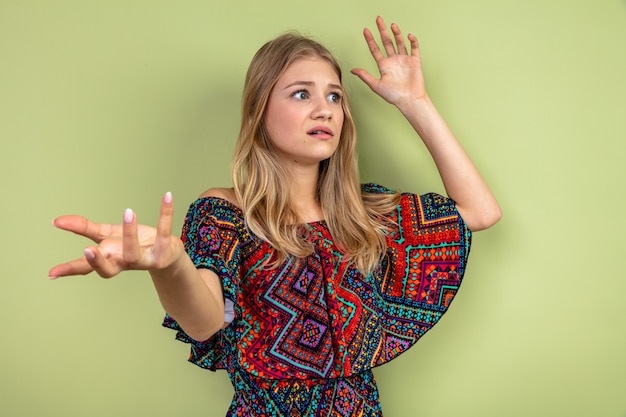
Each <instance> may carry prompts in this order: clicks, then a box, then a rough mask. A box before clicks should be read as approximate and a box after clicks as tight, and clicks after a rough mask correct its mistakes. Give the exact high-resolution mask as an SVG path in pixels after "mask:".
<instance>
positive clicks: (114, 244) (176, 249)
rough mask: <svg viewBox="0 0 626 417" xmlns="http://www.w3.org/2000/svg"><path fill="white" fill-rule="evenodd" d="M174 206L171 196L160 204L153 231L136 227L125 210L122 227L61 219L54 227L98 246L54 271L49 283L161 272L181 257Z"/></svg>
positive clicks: (80, 217) (182, 251)
mask: <svg viewBox="0 0 626 417" xmlns="http://www.w3.org/2000/svg"><path fill="white" fill-rule="evenodd" d="M173 213H174V206H173V201H172V195H171V194H170V193H167V194H165V196H164V197H163V199H162V200H161V212H160V215H159V221H158V225H157V227H156V228H154V227H150V226H144V225H139V224H137V217H136V215H135V213H134V212H133V211H132V210H130V209H127V210H126V211H125V212H124V219H123V224H106V223H95V222H92V221H90V220H88V219H86V218H85V217H82V216H61V217H58V218H56V219H54V222H53V223H54V225H55V226H56V227H58V228H59V229H62V230H67V231H69V232H73V233H76V234H78V235H81V236H84V237H87V238H89V239H91V240H92V241H93V242H95V243H96V244H97V245H91V246H88V247H87V248H85V251H84V256H83V257H81V258H79V259H75V260H73V261H69V262H66V263H63V264H59V265H56V266H55V267H53V268H52V269H51V270H50V272H49V273H48V276H49V278H50V279H55V278H59V277H62V276H68V275H85V274H88V273H90V272H92V271H95V272H96V273H97V274H98V275H100V276H101V277H103V278H111V277H114V276H115V275H117V274H119V273H120V272H122V271H125V270H161V269H164V268H167V267H169V266H171V265H172V264H174V263H175V262H176V261H177V260H178V259H179V258H180V257H181V256H182V255H183V254H184V248H183V244H182V242H181V240H180V239H179V238H177V237H175V236H172V234H171V233H172V216H173Z"/></svg>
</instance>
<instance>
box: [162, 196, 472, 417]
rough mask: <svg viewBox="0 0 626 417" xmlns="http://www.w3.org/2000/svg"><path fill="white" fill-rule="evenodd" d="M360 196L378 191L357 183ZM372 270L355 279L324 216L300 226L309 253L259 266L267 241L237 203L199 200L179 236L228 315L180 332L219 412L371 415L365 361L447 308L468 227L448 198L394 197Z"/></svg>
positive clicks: (395, 348) (400, 348)
mask: <svg viewBox="0 0 626 417" xmlns="http://www.w3.org/2000/svg"><path fill="white" fill-rule="evenodd" d="M363 190H364V191H365V192H369V193H389V192H391V191H390V190H388V189H386V188H383V187H381V186H378V185H375V184H366V185H364V186H363ZM389 218H390V220H391V221H392V222H393V223H394V224H395V226H394V229H393V230H392V231H391V232H389V234H388V238H387V245H388V249H387V253H386V254H385V256H384V258H383V259H382V261H381V263H380V267H379V268H378V269H377V270H376V271H375V272H374V273H372V274H370V275H369V276H363V275H362V274H361V273H360V272H359V271H358V270H357V269H356V268H355V267H354V266H353V265H352V264H351V263H348V262H341V260H342V255H341V253H340V252H339V250H338V249H337V247H336V246H335V245H334V243H333V239H332V237H331V235H330V233H329V231H328V228H327V227H326V224H325V222H324V221H319V222H314V223H310V224H308V225H307V226H308V229H309V231H310V238H311V239H312V242H313V243H314V247H315V250H314V253H313V254H311V255H310V256H308V257H307V258H306V259H302V260H299V261H298V260H293V259H292V260H287V261H285V262H284V263H283V264H282V265H280V267H278V268H274V269H267V268H265V269H263V268H259V267H260V266H261V265H263V264H264V263H265V262H266V261H267V260H268V258H269V257H270V256H271V250H270V247H269V245H268V244H267V243H266V242H264V241H262V240H260V239H259V238H258V237H256V236H254V235H252V234H251V233H250V232H249V231H248V230H247V228H246V225H245V223H244V219H243V214H242V212H241V210H240V209H239V208H238V207H236V206H234V205H233V204H231V203H230V202H228V201H226V200H223V199H220V198H212V197H209V198H201V199H199V200H197V201H195V202H194V203H193V204H192V205H191V207H190V209H189V212H188V213H187V217H186V220H185V224H184V227H183V234H182V240H183V242H184V244H185V248H186V251H187V252H188V254H189V256H190V257H191V259H192V261H193V262H194V263H195V265H196V266H197V267H198V268H209V269H211V270H212V271H214V272H215V273H216V274H218V276H220V277H221V279H222V283H223V289H224V297H225V298H226V299H227V300H230V301H231V302H232V304H233V307H234V320H233V321H232V323H231V324H230V325H229V326H228V327H226V328H225V329H223V330H221V331H219V332H218V333H216V334H215V335H214V336H212V337H211V338H210V339H208V340H206V341H203V342H198V341H195V340H193V339H191V338H190V337H189V336H188V335H187V334H186V333H185V332H184V331H183V330H182V329H181V328H180V326H179V325H178V323H176V321H175V320H174V319H173V318H172V317H170V316H169V315H168V316H166V318H165V321H164V326H166V327H170V328H172V329H175V330H177V331H178V333H177V339H178V340H181V341H183V342H186V343H189V344H191V355H190V358H189V361H190V362H192V363H194V364H196V365H198V366H200V367H203V368H207V369H210V370H216V369H225V370H226V371H227V372H228V375H229V377H230V379H231V381H232V384H233V387H234V390H235V394H234V397H233V401H232V404H231V406H230V408H229V410H228V413H227V417H228V416H246V417H256V416H259V417H260V416H264V417H265V416H267V417H270V416H272V417H274V416H307V417H308V416H363V417H365V416H381V415H382V412H381V408H380V402H379V396H378V391H377V388H376V382H375V380H374V376H373V374H372V368H373V367H375V366H378V365H381V364H383V363H386V362H388V361H390V360H391V359H393V358H395V357H396V356H398V355H399V354H401V353H402V352H404V351H406V350H407V349H408V348H409V347H411V346H412V345H413V344H415V342H417V340H418V339H419V338H420V337H421V336H422V335H423V334H424V333H426V332H427V331H428V330H429V329H430V328H432V327H433V326H434V325H435V324H436V323H437V321H438V320H439V319H440V318H441V316H442V315H443V313H444V312H445V311H446V310H447V309H448V306H449V305H450V302H451V301H452V299H453V297H454V296H455V294H456V292H457V290H458V288H459V285H460V284H461V279H462V277H463V273H464V271H465V265H466V262H467V257H468V255H469V249H470V242H471V233H470V231H469V229H467V227H466V226H465V223H464V222H463V220H462V219H461V217H460V216H459V214H458V212H457V210H456V208H455V206H454V202H453V201H451V200H450V199H448V198H446V197H443V196H441V195H438V194H426V195H422V196H417V195H414V194H402V196H401V199H400V203H399V205H398V207H397V209H396V210H395V211H394V212H393V213H390V214H389Z"/></svg>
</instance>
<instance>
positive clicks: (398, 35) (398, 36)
mask: <svg viewBox="0 0 626 417" xmlns="http://www.w3.org/2000/svg"><path fill="white" fill-rule="evenodd" d="M391 33H393V37H394V39H395V40H396V45H397V48H398V54H401V55H408V51H407V49H406V45H405V44H404V38H403V37H402V32H401V31H400V27H399V26H398V25H397V24H395V23H392V24H391Z"/></svg>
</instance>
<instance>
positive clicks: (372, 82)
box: [350, 68, 378, 91]
mask: <svg viewBox="0 0 626 417" xmlns="http://www.w3.org/2000/svg"><path fill="white" fill-rule="evenodd" d="M350 72H351V73H352V74H354V75H356V76H357V77H359V78H360V79H361V81H363V82H364V83H365V84H367V86H368V87H369V88H371V89H372V91H376V90H375V86H376V83H377V82H378V80H377V79H376V78H375V77H374V76H372V75H371V74H370V73H369V72H367V71H366V70H364V69H362V68H354V69H352V70H351V71H350Z"/></svg>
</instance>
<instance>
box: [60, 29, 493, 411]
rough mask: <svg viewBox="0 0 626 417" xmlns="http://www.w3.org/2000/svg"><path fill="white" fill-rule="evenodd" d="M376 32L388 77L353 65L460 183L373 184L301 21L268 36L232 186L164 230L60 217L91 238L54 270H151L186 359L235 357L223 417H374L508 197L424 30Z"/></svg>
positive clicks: (163, 219) (126, 221)
mask: <svg viewBox="0 0 626 417" xmlns="http://www.w3.org/2000/svg"><path fill="white" fill-rule="evenodd" d="M376 24H377V28H378V31H379V33H380V37H381V40H382V49H381V48H379V46H378V44H377V42H376V41H375V40H374V37H373V35H372V33H371V32H370V31H369V30H368V29H365V31H364V36H365V40H366V42H367V44H368V46H369V49H370V51H371V54H372V56H373V58H374V60H375V61H376V63H377V66H378V69H379V71H380V77H379V78H376V77H374V76H372V75H371V74H369V73H368V72H367V71H365V70H363V69H354V70H352V73H353V74H355V75H356V76H358V77H359V78H360V79H361V80H363V81H364V82H365V83H366V84H367V85H368V86H369V87H370V88H371V89H372V90H373V91H374V92H375V93H376V94H378V95H379V96H380V97H382V98H383V99H385V100H386V101H388V102H389V103H391V104H393V105H395V106H396V107H397V108H398V109H399V110H400V111H401V112H402V114H403V115H404V116H405V117H406V118H407V120H408V121H409V122H410V123H411V125H412V126H413V127H414V128H415V130H416V132H417V134H418V135H419V137H420V138H421V139H422V140H423V142H424V144H425V145H426V147H427V148H428V150H429V151H430V153H431V155H432V157H433V159H434V161H435V163H436V165H437V168H438V170H439V173H440V175H441V178H442V180H443V183H444V185H445V188H446V192H447V194H448V197H443V196H441V195H437V194H425V195H422V196H418V195H415V194H408V193H406V194H398V193H396V192H394V191H392V190H389V189H387V188H385V187H382V186H380V185H376V184H366V185H361V184H360V183H359V179H358V174H357V165H356V160H355V152H354V150H355V144H356V135H355V128H354V123H353V120H352V115H351V113H350V106H349V103H348V100H347V97H346V94H345V91H344V89H343V87H342V78H341V77H342V74H341V70H340V68H339V66H338V64H337V62H336V60H335V59H334V57H333V56H332V54H331V53H330V52H329V51H328V50H327V49H326V48H324V47H323V46H321V45H320V44H319V43H317V42H315V41H313V40H311V39H308V38H305V37H302V36H299V35H295V34H287V35H283V36H280V37H278V38H276V39H274V40H272V41H270V42H268V43H267V44H265V45H264V46H263V47H262V48H261V49H260V50H259V51H258V52H257V53H256V55H255V56H254V58H253V60H252V62H251V64H250V67H249V69H248V74H247V77H246V81H245V88H244V94H243V101H242V121H241V131H240V134H239V139H238V142H237V147H236V153H235V157H234V161H233V184H234V187H233V188H228V189H225V188H212V189H209V190H208V191H206V192H204V193H203V194H202V195H201V196H200V197H199V199H198V200H196V201H195V202H194V203H193V204H192V205H191V207H190V208H189V211H188V213H187V217H186V219H185V224H184V227H183V233H182V238H180V239H179V238H177V237H175V236H172V212H173V203H172V196H171V194H169V193H167V194H166V195H165V196H164V198H163V200H162V203H161V214H160V217H159V222H158V225H157V227H156V229H154V228H151V227H148V226H144V225H139V224H137V221H136V216H135V213H133V212H132V210H130V209H127V210H126V211H125V213H124V216H123V223H122V224H121V225H109V224H98V223H94V222H91V221H89V220H87V219H85V218H83V217H80V216H62V217H59V218H57V219H55V221H54V224H55V225H56V226H57V227H58V228H60V229H64V230H68V231H71V232H74V233H77V234H80V235H83V236H85V237H88V238H90V239H92V240H93V241H94V242H95V243H97V245H94V246H89V247H87V248H86V249H85V252H84V256H83V257H82V258H80V259H77V260H74V261H71V262H68V263H64V264H61V265H57V266H55V267H54V268H53V269H52V270H51V271H50V277H51V278H58V277H61V276H67V275H76V274H86V273H89V272H91V271H96V273H98V274H99V275H100V276H102V277H112V276H115V275H117V274H119V273H120V272H121V271H124V270H130V269H143V270H148V271H149V273H150V275H151V277H152V279H153V282H154V285H155V287H156V289H157V292H158V294H159V298H160V300H161V303H162V304H163V307H164V308H165V311H166V312H167V315H166V318H165V322H164V325H165V326H167V327H170V328H172V329H175V330H177V335H178V336H177V337H178V339H179V340H182V341H184V342H187V343H190V344H191V345H192V350H191V352H192V353H191V357H190V361H191V362H193V363H195V364H197V365H199V366H201V367H204V368H208V369H212V370H215V369H226V370H227V371H228V373H229V376H230V378H231V381H232V383H233V386H234V389H235V395H234V398H233V401H232V405H231V407H230V409H229V411H228V416H294V415H298V416H330V415H333V416H337V415H340V416H379V415H381V413H382V412H381V408H380V404H379V398H378V393H377V389H376V383H375V381H374V377H373V375H372V371H371V369H372V368H373V367H374V366H378V365H380V364H383V363H385V362H388V361H389V360H391V359H393V358H394V357H396V356H398V355H399V354H400V353H402V352H404V351H406V350H407V349H408V348H409V347H410V346H412V345H413V344H414V343H415V342H416V341H417V340H418V339H419V338H420V337H421V336H422V335H423V334H424V333H425V332H426V331H428V330H429V329H430V328H431V327H432V326H433V325H434V324H435V323H436V322H437V321H438V320H439V318H440V317H441V315H442V314H443V313H444V312H445V311H446V310H447V308H448V306H449V304H450V302H451V300H452V298H453V297H454V295H455V294H456V291H457V289H458V287H459V285H460V282H461V279H462V276H463V273H464V270H465V265H466V261H467V256H468V254H469V248H470V240H471V232H472V231H478V230H481V229H485V228H487V227H490V226H491V225H493V224H494V223H496V222H497V221H498V220H499V218H500V215H501V214H500V208H499V206H498V203H497V202H496V200H495V198H494V196H493V194H492V193H491V191H490V190H489V188H488V186H487V185H486V184H485V182H484V181H483V179H482V177H481V176H480V174H479V173H478V171H477V170H476V168H475V167H474V165H473V163H472V162H471V161H470V159H469V158H468V156H467V154H466V153H465V152H464V150H463V149H462V147H461V145H460V144H459V142H458V141H457V140H456V139H455V137H454V135H453V134H452V133H451V132H450V130H449V129H448V127H447V126H446V124H445V122H444V121H443V120H442V118H441V117H440V115H439V113H438V112H437V110H436V109H435V107H434V106H433V104H432V103H431V101H430V99H429V97H428V95H427V93H426V89H425V87H424V80H423V76H422V68H421V62H420V56H419V46H418V41H417V39H416V37H415V36H414V35H412V34H409V35H408V36H407V40H408V46H407V45H406V44H405V38H404V37H403V35H402V33H401V32H400V29H399V28H398V26H397V25H395V24H392V25H391V27H390V32H391V33H390V32H389V30H388V29H387V27H386V25H385V23H384V22H383V20H382V19H381V18H380V17H379V18H377V20H376Z"/></svg>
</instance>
